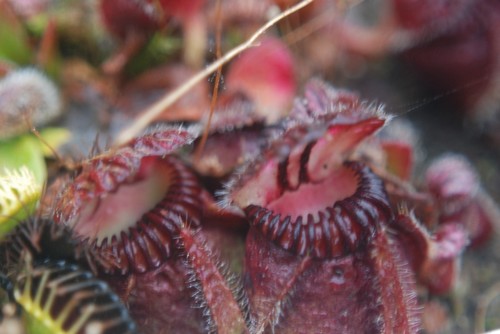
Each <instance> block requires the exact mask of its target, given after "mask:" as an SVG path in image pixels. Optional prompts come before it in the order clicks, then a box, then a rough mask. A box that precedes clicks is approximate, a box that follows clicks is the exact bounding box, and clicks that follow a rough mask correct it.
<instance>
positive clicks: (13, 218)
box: [0, 166, 42, 238]
mask: <svg viewBox="0 0 500 334" xmlns="http://www.w3.org/2000/svg"><path fill="white" fill-rule="evenodd" d="M41 194H42V184H40V182H38V181H37V179H36V177H35V175H34V174H33V172H32V171H31V170H30V169H28V168H27V167H26V166H23V167H21V168H19V169H14V170H11V169H4V170H3V171H2V172H0V238H1V237H3V236H4V235H5V234H6V233H7V232H9V231H10V230H11V229H12V228H13V227H14V226H15V225H16V224H17V223H18V222H19V221H22V220H24V219H26V218H28V217H29V216H30V215H31V214H32V213H33V211H34V210H35V208H36V203H37V202H38V200H39V198H40V196H41Z"/></svg>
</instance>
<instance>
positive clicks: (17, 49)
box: [0, 10, 32, 64]
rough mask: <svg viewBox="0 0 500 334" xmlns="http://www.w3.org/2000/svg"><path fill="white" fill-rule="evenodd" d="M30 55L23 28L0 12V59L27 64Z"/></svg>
mask: <svg viewBox="0 0 500 334" xmlns="http://www.w3.org/2000/svg"><path fill="white" fill-rule="evenodd" d="M31 54H32V52H31V49H30V47H29V43H28V36H27V35H26V31H25V30H24V27H23V26H22V25H20V24H18V23H17V22H14V21H12V19H11V18H9V17H7V14H6V13H2V11H1V10H0V58H4V59H8V60H10V61H13V62H15V63H17V64H29V63H30V61H31Z"/></svg>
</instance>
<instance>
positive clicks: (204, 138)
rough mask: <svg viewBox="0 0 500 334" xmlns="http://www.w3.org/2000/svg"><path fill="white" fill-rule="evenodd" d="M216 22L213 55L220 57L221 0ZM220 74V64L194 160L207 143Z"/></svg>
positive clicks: (199, 156) (198, 158) (219, 0)
mask: <svg viewBox="0 0 500 334" xmlns="http://www.w3.org/2000/svg"><path fill="white" fill-rule="evenodd" d="M215 11H216V22H217V27H216V31H215V50H216V51H215V55H216V56H217V59H220V58H221V57H222V51H221V44H222V42H221V39H222V18H221V15H222V8H221V0H217V2H216V9H215ZM221 76H222V65H221V66H219V67H218V68H217V72H216V74H215V83H214V88H213V93H212V101H211V102H210V113H209V114H208V121H207V124H206V125H205V130H204V131H203V135H202V136H201V139H200V145H198V147H197V148H196V152H195V154H194V156H195V159H196V160H200V158H201V154H202V153H203V149H204V148H205V144H206V143H207V139H208V134H209V132H210V124H211V123H212V117H213V115H214V112H215V104H216V103H217V95H218V93H219V83H220V78H221Z"/></svg>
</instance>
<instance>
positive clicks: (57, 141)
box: [40, 128, 71, 157]
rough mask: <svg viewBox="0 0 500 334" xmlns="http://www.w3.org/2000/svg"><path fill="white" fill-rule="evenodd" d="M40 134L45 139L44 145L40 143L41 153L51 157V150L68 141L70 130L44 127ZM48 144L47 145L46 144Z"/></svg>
mask: <svg viewBox="0 0 500 334" xmlns="http://www.w3.org/2000/svg"><path fill="white" fill-rule="evenodd" d="M40 136H41V137H42V139H43V140H44V141H45V144H46V145H42V152H43V155H44V156H46V157H51V156H52V155H53V152H52V150H51V149H50V147H51V148H53V149H57V148H58V147H60V146H61V145H63V144H65V143H67V142H68V140H69V139H70V138H71V132H70V131H69V130H68V129H65V128H44V129H42V130H41V131H40ZM47 145H49V146H50V147H49V146H47Z"/></svg>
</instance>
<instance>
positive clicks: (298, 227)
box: [245, 162, 392, 258]
mask: <svg viewBox="0 0 500 334" xmlns="http://www.w3.org/2000/svg"><path fill="white" fill-rule="evenodd" d="M339 177H342V181H341V182H339V183H338V184H335V182H336V181H338V179H339ZM336 186H338V188H337V187H336ZM336 189H339V191H338V192H336V191H335V190H336ZM299 191H300V193H299ZM311 192H314V195H312V199H315V198H318V199H319V200H318V201H316V202H315V205H314V206H307V207H306V210H303V209H301V206H302V205H307V202H308V200H309V199H308V196H309V194H310V193H311ZM301 200H303V201H301ZM245 213H246V214H247V217H249V220H250V223H251V225H252V226H255V227H256V228H257V229H258V230H259V231H261V233H263V234H264V235H266V236H267V237H268V238H269V239H271V240H273V241H274V242H275V243H276V244H278V245H279V246H281V247H282V248H283V249H286V250H289V251H292V252H294V253H296V254H298V255H306V254H310V255H312V256H314V257H317V258H332V257H341V256H345V255H347V254H350V253H353V252H356V251H357V250H359V249H360V248H361V247H363V246H365V245H366V244H367V243H368V242H369V241H370V240H371V239H372V238H373V237H374V236H375V235H376V233H377V231H378V230H379V229H380V226H381V225H384V224H387V223H389V221H390V220H391V217H392V213H391V208H390V206H389V201H388V199H387V195H386V193H385V189H384V185H383V183H382V181H381V180H380V179H379V178H378V177H377V176H376V175H375V174H373V173H372V172H371V171H370V169H369V168H368V167H367V166H365V165H363V164H362V163H357V162H347V163H345V164H344V166H342V167H341V168H340V169H339V170H338V172H336V173H333V174H332V175H331V177H329V178H327V179H325V180H323V181H322V182H320V183H319V184H310V183H306V184H301V185H300V186H299V188H298V189H297V190H296V191H294V192H285V193H284V195H283V196H281V197H279V198H278V199H276V200H274V201H271V202H270V203H269V205H267V206H265V207H263V206H260V205H253V204H252V205H249V206H248V207H247V208H245Z"/></svg>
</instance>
